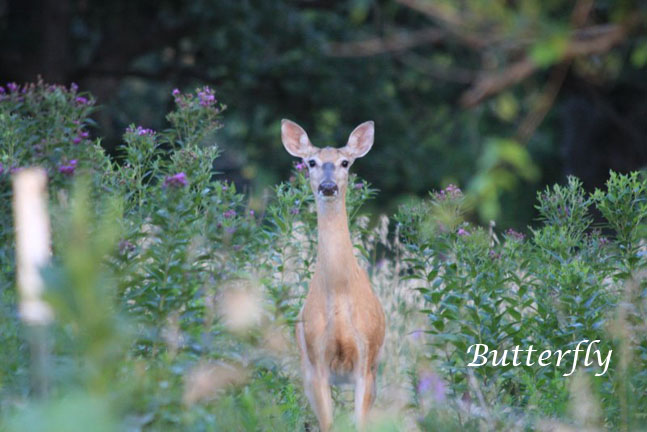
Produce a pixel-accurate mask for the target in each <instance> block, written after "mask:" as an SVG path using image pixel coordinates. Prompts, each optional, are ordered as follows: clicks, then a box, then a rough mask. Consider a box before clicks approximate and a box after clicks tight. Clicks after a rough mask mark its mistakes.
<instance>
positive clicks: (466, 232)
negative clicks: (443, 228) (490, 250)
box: [456, 228, 470, 237]
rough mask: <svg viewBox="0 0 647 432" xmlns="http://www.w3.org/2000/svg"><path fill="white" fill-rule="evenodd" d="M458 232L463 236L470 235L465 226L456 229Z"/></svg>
mask: <svg viewBox="0 0 647 432" xmlns="http://www.w3.org/2000/svg"><path fill="white" fill-rule="evenodd" d="M456 234H458V235H459V236H461V237H465V236H468V235H470V233H469V232H468V231H467V230H465V229H463V228H459V229H458V231H456Z"/></svg>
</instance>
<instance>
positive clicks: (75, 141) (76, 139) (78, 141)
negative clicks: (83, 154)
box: [72, 136, 81, 144]
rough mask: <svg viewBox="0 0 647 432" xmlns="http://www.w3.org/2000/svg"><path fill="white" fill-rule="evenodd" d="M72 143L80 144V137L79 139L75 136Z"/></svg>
mask: <svg viewBox="0 0 647 432" xmlns="http://www.w3.org/2000/svg"><path fill="white" fill-rule="evenodd" d="M72 142H73V143H74V144H78V143H80V142H81V137H79V136H75V137H74V138H73V139H72Z"/></svg>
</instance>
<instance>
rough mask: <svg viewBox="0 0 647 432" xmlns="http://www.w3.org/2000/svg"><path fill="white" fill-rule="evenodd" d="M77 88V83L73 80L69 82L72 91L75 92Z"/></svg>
mask: <svg viewBox="0 0 647 432" xmlns="http://www.w3.org/2000/svg"><path fill="white" fill-rule="evenodd" d="M78 89H79V86H78V84H77V83H75V82H73V83H72V84H70V90H71V91H72V93H76V91H77V90H78Z"/></svg>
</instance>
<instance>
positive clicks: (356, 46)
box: [327, 28, 445, 57]
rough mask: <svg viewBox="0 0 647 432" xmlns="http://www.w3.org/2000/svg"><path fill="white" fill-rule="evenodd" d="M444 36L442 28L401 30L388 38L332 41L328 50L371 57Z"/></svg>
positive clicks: (334, 54)
mask: <svg viewBox="0 0 647 432" xmlns="http://www.w3.org/2000/svg"><path fill="white" fill-rule="evenodd" d="M444 37H445V32H444V31H442V30H439V29H437V28H425V29H422V30H417V31H413V32H400V33H397V34H394V35H393V36H390V37H388V38H380V37H376V38H371V39H366V40H362V41H356V42H336V43H331V44H330V45H329V46H328V50H327V51H328V55H329V56H331V57H369V56H374V55H379V54H384V53H392V52H400V51H406V50H409V49H411V48H415V47H417V46H420V45H426V44H434V43H437V42H440V41H441V40H443V39H444Z"/></svg>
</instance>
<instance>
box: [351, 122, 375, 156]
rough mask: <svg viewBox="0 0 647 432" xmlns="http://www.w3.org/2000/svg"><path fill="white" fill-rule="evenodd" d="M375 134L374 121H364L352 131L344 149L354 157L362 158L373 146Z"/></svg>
mask: <svg viewBox="0 0 647 432" xmlns="http://www.w3.org/2000/svg"><path fill="white" fill-rule="evenodd" d="M374 136H375V124H374V123H373V121H367V122H364V123H362V124H361V125H359V126H357V127H356V128H355V130H354V131H353V132H351V134H350V136H349V137H348V143H347V144H346V147H344V150H345V151H346V152H347V153H348V154H349V156H350V157H352V158H354V159H357V158H361V157H362V156H364V155H365V154H366V153H368V151H369V150H370V149H371V147H373V138H374Z"/></svg>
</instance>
